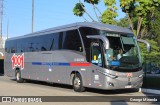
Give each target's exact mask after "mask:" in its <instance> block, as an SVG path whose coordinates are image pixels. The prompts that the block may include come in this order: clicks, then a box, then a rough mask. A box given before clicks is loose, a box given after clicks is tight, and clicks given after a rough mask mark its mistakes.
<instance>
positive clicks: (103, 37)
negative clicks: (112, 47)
mask: <svg viewBox="0 0 160 105" xmlns="http://www.w3.org/2000/svg"><path fill="white" fill-rule="evenodd" d="M87 38H90V39H101V40H102V41H103V43H104V47H105V49H109V40H108V38H107V37H105V36H102V35H87Z"/></svg>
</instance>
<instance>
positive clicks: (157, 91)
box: [139, 88, 160, 95]
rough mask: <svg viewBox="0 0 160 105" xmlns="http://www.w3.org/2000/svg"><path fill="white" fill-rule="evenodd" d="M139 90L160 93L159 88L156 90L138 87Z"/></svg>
mask: <svg viewBox="0 0 160 105" xmlns="http://www.w3.org/2000/svg"><path fill="white" fill-rule="evenodd" d="M139 92H144V93H152V94H158V95H160V90H156V89H145V88H140V89H139Z"/></svg>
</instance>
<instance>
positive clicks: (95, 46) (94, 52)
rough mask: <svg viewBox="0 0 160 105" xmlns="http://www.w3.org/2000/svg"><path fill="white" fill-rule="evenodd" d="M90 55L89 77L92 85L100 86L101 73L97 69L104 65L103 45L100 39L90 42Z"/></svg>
mask: <svg viewBox="0 0 160 105" xmlns="http://www.w3.org/2000/svg"><path fill="white" fill-rule="evenodd" d="M90 53H91V54H90V55H91V57H90V58H91V63H92V69H91V79H92V86H94V87H99V86H102V84H101V82H102V81H100V80H101V78H102V76H100V75H101V74H100V73H99V72H98V71H97V70H101V69H102V68H103V67H104V61H105V60H104V54H103V47H102V42H101V41H98V42H97V41H96V42H92V43H91V48H90Z"/></svg>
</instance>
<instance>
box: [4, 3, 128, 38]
mask: <svg viewBox="0 0 160 105" xmlns="http://www.w3.org/2000/svg"><path fill="white" fill-rule="evenodd" d="M34 1H35V3H34V5H35V11H34V13H35V14H34V16H35V17H34V32H36V31H40V30H44V29H47V28H52V27H56V26H61V25H65V24H70V23H75V22H84V19H83V18H82V17H77V16H75V15H74V14H73V12H72V10H73V7H74V6H75V4H76V3H77V2H78V0H34ZM82 1H83V0H82ZM117 1H119V0H117ZM85 4H86V3H85ZM116 5H117V6H118V7H119V3H117V4H116ZM85 6H86V10H87V12H89V13H90V14H91V15H92V16H93V17H95V15H94V12H93V9H92V6H90V5H88V4H86V5H85ZM98 8H99V9H100V10H101V12H103V11H104V10H105V9H106V7H105V6H104V3H103V0H101V2H100V4H99V5H98ZM118 14H119V16H118V18H117V19H119V18H123V17H124V16H125V14H124V13H122V11H121V9H120V7H119V10H118ZM84 16H85V17H86V18H87V15H84ZM88 19H89V18H88ZM95 19H96V18H95ZM7 21H8V23H9V28H8V35H9V37H15V36H20V35H25V34H29V33H31V32H32V27H31V25H32V0H4V9H3V36H6V34H7ZM90 21H91V20H90Z"/></svg>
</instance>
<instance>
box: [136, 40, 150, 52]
mask: <svg viewBox="0 0 160 105" xmlns="http://www.w3.org/2000/svg"><path fill="white" fill-rule="evenodd" d="M137 41H138V42H141V43H145V44H146V46H147V51H148V53H149V52H150V51H151V45H150V43H149V42H147V41H146V40H143V39H137Z"/></svg>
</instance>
